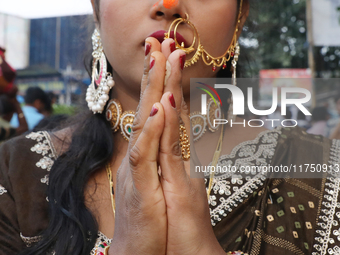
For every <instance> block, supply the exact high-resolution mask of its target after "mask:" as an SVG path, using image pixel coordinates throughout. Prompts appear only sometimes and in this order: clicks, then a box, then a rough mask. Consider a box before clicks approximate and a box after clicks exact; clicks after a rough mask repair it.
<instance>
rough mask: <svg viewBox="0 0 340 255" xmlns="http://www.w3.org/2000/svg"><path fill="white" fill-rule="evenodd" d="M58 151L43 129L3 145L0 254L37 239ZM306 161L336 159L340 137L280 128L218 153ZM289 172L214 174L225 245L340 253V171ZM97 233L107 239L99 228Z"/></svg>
mask: <svg viewBox="0 0 340 255" xmlns="http://www.w3.org/2000/svg"><path fill="white" fill-rule="evenodd" d="M55 159H56V151H55V149H54V146H53V143H52V141H51V139H50V136H49V134H48V133H47V132H38V133H31V134H29V135H27V136H26V137H18V138H15V139H13V140H10V141H8V142H6V143H4V144H3V145H2V146H1V147H0V255H4V254H15V253H16V252H19V251H21V250H23V249H25V248H26V247H28V246H32V245H34V244H35V243H36V242H37V241H39V239H40V238H39V235H40V234H41V232H42V231H43V230H44V229H45V228H46V226H47V224H48V203H49V202H48V199H47V198H46V188H47V185H48V181H49V180H48V176H49V172H50V171H51V168H52V166H53V162H54V160H55ZM305 163H309V164H313V163H315V164H327V165H336V164H339V163H340V142H339V141H337V140H334V141H330V140H328V139H326V138H323V137H321V136H314V135H308V134H307V133H306V132H304V131H303V130H301V129H299V128H293V129H281V128H279V129H276V130H273V131H265V132H262V133H260V134H259V135H258V136H257V138H256V139H255V140H252V141H246V142H243V143H241V144H239V145H238V146H236V147H235V148H234V149H233V151H232V153H231V154H230V155H223V156H221V157H220V159H219V161H218V164H219V165H220V166H223V165H226V166H230V165H232V166H266V165H272V166H279V165H291V164H292V165H301V164H302V165H303V164H305ZM274 177H275V178H274ZM293 177H294V176H293ZM293 177H290V178H276V176H272V175H270V174H267V175H266V174H263V173H255V174H251V175H249V176H242V175H235V174H233V175H232V174H228V173H224V174H217V175H216V177H215V178H214V180H213V186H212V191H211V194H210V198H209V206H210V215H211V224H212V227H213V228H214V232H215V235H216V237H217V238H218V241H219V242H220V244H221V246H222V247H223V248H224V249H225V251H226V252H227V251H234V250H242V251H244V252H247V253H249V254H251V255H257V254H266V255H267V254H268V255H269V254H270V255H272V254H276V255H280V254H282V255H290V254H313V255H319V254H320V255H321V254H322V255H323V254H340V253H339V252H340V226H339V219H340V198H339V189H340V179H338V178H335V177H334V176H332V175H330V174H327V175H326V174H325V175H324V176H323V178H314V179H308V178H305V179H297V178H293ZM206 184H207V186H208V184H209V177H208V176H206ZM202 234H204V233H202ZM100 240H108V239H107V238H106V237H105V235H103V234H102V233H100V232H99V233H98V242H99V241H100ZM108 241H109V240H108Z"/></svg>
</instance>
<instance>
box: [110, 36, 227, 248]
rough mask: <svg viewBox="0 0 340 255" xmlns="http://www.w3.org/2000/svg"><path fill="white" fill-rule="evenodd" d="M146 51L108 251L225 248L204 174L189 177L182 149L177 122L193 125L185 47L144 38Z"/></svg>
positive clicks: (118, 187)
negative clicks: (186, 84) (216, 228)
mask: <svg viewBox="0 0 340 255" xmlns="http://www.w3.org/2000/svg"><path fill="white" fill-rule="evenodd" d="M145 49H146V50H145V62H144V75H143V78H142V84H141V99H140V103H139V106H138V109H137V113H136V116H135V120H134V125H133V128H132V135H131V138H130V141H129V148H128V151H127V155H126V157H125V158H124V160H123V162H122V164H121V166H120V168H119V170H118V173H117V179H116V180H117V185H116V190H115V200H116V214H115V217H116V219H115V231H114V232H115V234H114V238H113V241H112V244H111V247H110V250H109V254H112V255H117V254H119V255H123V254H124V255H125V254H126V255H127V254H128V255H132V254H133V255H134V254H138V255H143V254H147V255H152V254H157V255H161V254H181V255H187V254H188V255H189V254H190V255H194V254H195V255H200V254H204V255H206V254H225V253H224V251H223V249H222V248H221V246H220V245H219V243H218V241H217V239H216V237H215V235H214V233H213V229H212V227H211V223H210V214H209V206H208V202H207V195H206V189H205V184H204V180H203V179H194V178H190V173H189V171H190V167H189V161H184V160H183V159H182V154H181V147H180V143H179V138H180V132H179V126H180V124H183V125H185V127H186V129H187V131H189V130H190V119H189V116H188V110H187V107H186V105H185V102H184V100H183V94H182V88H181V78H182V70H183V67H184V62H185V53H184V52H183V51H181V50H175V46H174V41H173V40H172V39H167V40H165V41H164V42H163V43H162V44H160V43H159V42H158V40H157V39H155V38H147V39H146V47H145ZM167 61H168V62H169V63H170V65H171V74H170V76H169V78H168V79H167V82H166V86H164V77H165V72H166V62H167ZM168 65H169V64H168ZM168 69H169V68H168ZM189 133H190V132H188V134H189ZM159 169H160V171H161V175H160V176H159V174H158V170H159Z"/></svg>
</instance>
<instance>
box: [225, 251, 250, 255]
mask: <svg viewBox="0 0 340 255" xmlns="http://www.w3.org/2000/svg"><path fill="white" fill-rule="evenodd" d="M227 255H248V253H244V252H243V251H229V252H228V253H227Z"/></svg>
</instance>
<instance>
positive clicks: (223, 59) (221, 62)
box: [164, 0, 243, 72]
mask: <svg viewBox="0 0 340 255" xmlns="http://www.w3.org/2000/svg"><path fill="white" fill-rule="evenodd" d="M242 5H243V0H241V3H240V7H239V14H238V19H237V24H236V28H235V32H234V35H233V39H232V41H231V44H230V46H229V47H228V49H227V50H226V52H225V53H224V54H223V55H222V56H219V57H213V56H212V55H210V54H209V53H208V52H207V51H206V50H205V49H204V47H203V45H202V44H201V40H200V37H199V33H198V30H197V29H196V27H195V25H194V24H193V23H191V22H190V21H189V15H188V14H187V13H186V14H185V18H178V19H176V20H174V21H173V22H172V24H171V25H170V27H169V30H168V32H167V33H165V34H164V39H168V38H170V34H171V31H172V30H173V31H174V40H175V43H176V48H177V49H181V50H183V51H184V52H185V53H186V54H189V53H192V52H194V51H195V47H194V45H195V44H197V49H196V52H195V54H194V55H193V56H192V57H191V58H190V59H187V60H186V61H185V65H184V67H189V66H191V65H194V64H195V63H196V62H197V61H198V60H199V58H200V57H202V59H203V62H204V63H205V64H206V65H208V66H211V65H212V66H213V67H212V70H213V71H214V72H215V71H216V69H217V67H221V66H222V68H223V69H225V68H226V67H227V62H228V61H229V60H230V59H231V58H232V57H234V55H235V53H236V52H235V51H236V45H237V33H238V31H239V25H240V23H241V15H242ZM181 23H186V24H188V25H189V26H190V27H191V29H192V30H193V33H194V40H193V42H192V44H191V45H190V46H189V47H187V48H185V47H184V43H182V45H180V44H179V43H178V41H177V38H176V33H177V29H178V26H179V24H181ZM196 41H197V42H196Z"/></svg>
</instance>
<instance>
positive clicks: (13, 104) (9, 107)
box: [0, 94, 28, 143]
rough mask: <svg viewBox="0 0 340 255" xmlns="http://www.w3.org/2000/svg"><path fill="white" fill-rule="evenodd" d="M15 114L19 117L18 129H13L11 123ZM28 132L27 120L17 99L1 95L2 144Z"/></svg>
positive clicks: (0, 125) (0, 137)
mask: <svg viewBox="0 0 340 255" xmlns="http://www.w3.org/2000/svg"><path fill="white" fill-rule="evenodd" d="M14 113H16V114H17V115H18V116H19V126H18V127H17V128H14V127H12V126H11V125H10V123H9V121H10V120H11V118H12V116H13V114H14ZM27 130H28V125H27V122H26V118H25V116H24V114H23V112H22V110H21V107H20V104H19V102H18V101H17V100H16V97H9V96H8V95H6V94H3V95H0V143H1V142H3V141H5V140H8V139H10V138H12V137H14V136H16V135H21V134H22V133H24V132H26V131H27Z"/></svg>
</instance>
